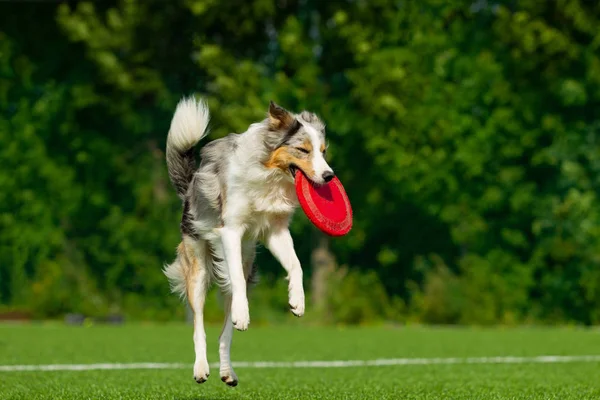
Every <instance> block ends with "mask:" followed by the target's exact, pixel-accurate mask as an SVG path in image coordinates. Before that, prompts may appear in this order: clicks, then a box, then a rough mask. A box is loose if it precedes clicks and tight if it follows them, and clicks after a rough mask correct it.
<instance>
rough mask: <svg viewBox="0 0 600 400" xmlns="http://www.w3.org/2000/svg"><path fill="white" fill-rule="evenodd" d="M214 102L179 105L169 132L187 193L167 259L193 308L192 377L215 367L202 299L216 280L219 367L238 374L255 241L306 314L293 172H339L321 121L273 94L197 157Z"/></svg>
mask: <svg viewBox="0 0 600 400" xmlns="http://www.w3.org/2000/svg"><path fill="white" fill-rule="evenodd" d="M208 122H209V111H208V107H207V105H206V104H205V103H204V102H203V101H202V100H196V99H194V98H187V99H185V98H184V99H183V100H181V101H180V102H179V104H178V105H177V108H176V110H175V114H174V116H173V120H172V121H171V127H170V130H169V134H168V137H167V149H166V158H167V166H168V170H169V177H170V179H171V182H172V183H173V185H174V186H175V189H176V190H177V194H178V195H179V197H180V198H181V200H182V202H183V217H182V220H181V233H182V241H181V243H180V244H179V246H178V248H177V259H176V260H175V261H174V262H173V263H172V264H170V265H167V266H166V267H165V269H164V273H165V275H166V276H167V277H168V278H169V281H170V283H171V288H172V290H173V292H176V293H179V294H180V295H181V296H182V297H187V300H188V302H189V304H190V307H191V309H192V311H193V313H194V348H195V352H196V361H195V363H194V379H195V380H196V382H198V383H203V382H205V381H206V380H207V378H208V376H209V367H208V361H207V359H206V334H205V332H204V321H203V308H204V301H205V297H206V292H207V290H208V287H209V284H210V283H211V282H215V283H217V285H218V286H219V288H220V289H221V291H222V293H223V295H224V299H225V313H226V316H225V324H224V327H223V331H222V333H221V336H220V338H219V356H220V375H221V380H222V381H223V382H225V383H226V384H227V385H230V386H236V385H237V383H238V378H237V376H236V374H235V372H234V371H233V368H232V366H231V360H230V349H231V339H232V334H233V328H236V329H238V330H240V331H244V330H246V329H248V325H249V324H250V313H249V309H248V299H247V292H246V290H247V286H249V284H251V283H253V282H254V278H255V274H256V268H255V267H254V264H253V262H254V256H255V251H256V250H255V249H256V243H257V241H258V240H261V241H262V242H263V243H264V244H265V246H266V247H267V248H268V249H269V251H270V252H271V253H272V254H273V256H274V257H275V258H276V259H277V260H278V261H279V262H280V263H281V265H282V266H283V268H284V269H285V270H286V272H287V275H288V276H287V279H288V281H289V286H288V292H289V305H290V309H291V311H292V313H294V315H296V316H298V317H300V316H302V315H303V314H304V289H303V286H302V268H301V266H300V261H299V260H298V257H297V256H296V252H295V251H294V244H293V242H292V237H291V235H290V232H289V230H288V225H289V222H290V218H291V216H292V213H293V212H294V209H295V208H296V207H297V206H298V198H297V196H296V192H295V187H294V176H295V174H296V171H298V170H300V171H302V173H304V175H306V177H307V178H308V179H310V180H311V181H312V182H313V183H314V184H317V185H319V184H323V183H325V182H328V181H330V180H331V179H332V178H333V177H334V173H333V171H332V169H331V167H330V166H329V165H328V164H327V161H325V153H326V144H325V125H324V124H323V123H322V122H321V120H320V119H319V118H318V117H317V116H316V115H315V114H313V113H310V112H308V111H303V112H301V113H300V114H294V113H291V112H289V111H287V110H285V109H284V108H282V107H280V106H278V105H277V104H275V103H273V102H271V103H270V105H269V111H268V113H267V118H265V119H264V120H263V121H261V122H257V123H253V124H251V125H250V126H249V127H248V130H247V131H246V132H243V133H241V134H230V135H228V136H226V137H223V138H221V139H217V140H214V141H212V142H210V143H208V144H206V145H205V146H204V147H203V148H202V150H201V151H200V158H201V160H200V165H199V166H196V160H195V150H194V147H195V146H196V144H197V143H198V142H199V141H200V140H201V139H202V138H204V137H205V136H206V135H207V134H208V131H207V127H208Z"/></svg>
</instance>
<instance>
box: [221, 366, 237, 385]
mask: <svg viewBox="0 0 600 400" xmlns="http://www.w3.org/2000/svg"><path fill="white" fill-rule="evenodd" d="M221 380H222V381H223V382H225V384H227V386H231V387H234V386H237V384H238V377H237V375H236V374H235V372H233V368H231V367H226V368H223V369H221Z"/></svg>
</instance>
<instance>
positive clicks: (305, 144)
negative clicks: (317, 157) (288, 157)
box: [302, 139, 313, 153]
mask: <svg viewBox="0 0 600 400" xmlns="http://www.w3.org/2000/svg"><path fill="white" fill-rule="evenodd" d="M302 148H304V149H306V150H308V151H309V153H312V151H313V145H312V142H311V141H310V139H306V140H305V141H304V142H302Z"/></svg>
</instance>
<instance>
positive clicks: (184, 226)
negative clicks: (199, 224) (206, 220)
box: [180, 200, 200, 240]
mask: <svg viewBox="0 0 600 400" xmlns="http://www.w3.org/2000/svg"><path fill="white" fill-rule="evenodd" d="M189 211H190V203H189V202H188V201H187V200H186V201H185V203H184V204H183V215H182V216H181V225H180V227H181V233H182V234H184V235H187V236H190V237H191V238H193V239H194V240H199V239H200V236H198V234H197V233H196V231H195V230H194V225H193V224H192V218H191V217H190V214H189Z"/></svg>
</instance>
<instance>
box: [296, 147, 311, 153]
mask: <svg viewBox="0 0 600 400" xmlns="http://www.w3.org/2000/svg"><path fill="white" fill-rule="evenodd" d="M296 150H298V151H301V152H302V153H304V154H308V153H310V151H308V150H306V149H305V148H303V147H296Z"/></svg>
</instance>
